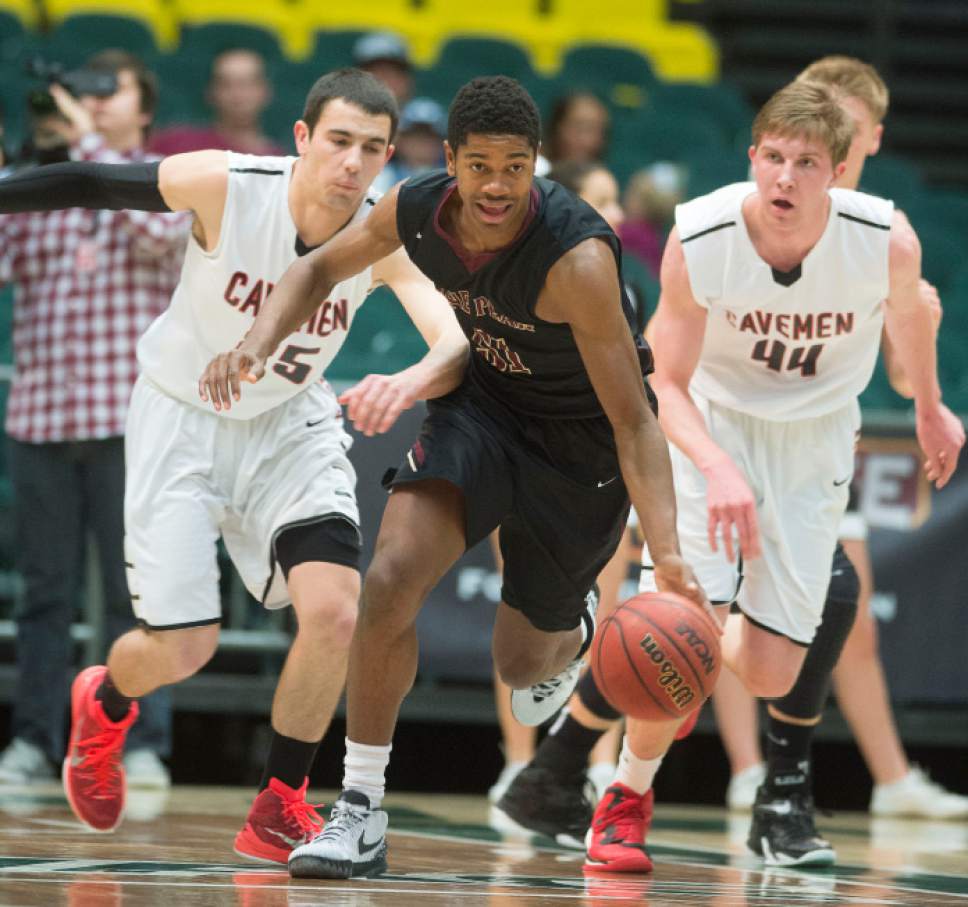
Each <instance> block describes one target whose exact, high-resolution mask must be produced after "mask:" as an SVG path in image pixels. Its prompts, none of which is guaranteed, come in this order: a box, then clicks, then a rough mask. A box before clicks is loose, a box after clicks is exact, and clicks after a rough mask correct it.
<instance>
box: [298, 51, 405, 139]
mask: <svg viewBox="0 0 968 907" xmlns="http://www.w3.org/2000/svg"><path fill="white" fill-rule="evenodd" d="M337 99H341V100H343V101H347V102H348V103H350V104H355V105H356V106H357V107H360V108H362V109H363V110H365V111H366V112H367V113H369V114H372V115H373V116H379V115H380V114H386V116H388V117H389V118H390V141H391V142H392V141H393V137H394V136H395V135H396V134H397V124H398V123H399V122H400V109H399V108H398V107H397V102H396V99H395V98H394V97H393V94H392V93H391V92H390V89H389V88H387V87H386V85H384V84H383V83H382V82H381V81H380V80H379V79H377V78H375V77H374V76H371V75H370V74H369V73H368V72H363V70H362V69H354V68H346V69H335V70H333V72H328V73H326V75H324V76H320V77H319V78H318V79H317V80H316V83H315V84H314V85H313V87H312V88H310V89H309V94H308V95H306V105H305V107H304V108H303V115H302V118H303V120H304V121H305V123H306V125H307V126H308V127H309V131H310V133H312V131H313V130H314V129H315V128H316V124H317V123H318V122H319V118H320V116H322V113H323V108H325V107H326V105H327V104H328V103H329V102H330V101H335V100H337Z"/></svg>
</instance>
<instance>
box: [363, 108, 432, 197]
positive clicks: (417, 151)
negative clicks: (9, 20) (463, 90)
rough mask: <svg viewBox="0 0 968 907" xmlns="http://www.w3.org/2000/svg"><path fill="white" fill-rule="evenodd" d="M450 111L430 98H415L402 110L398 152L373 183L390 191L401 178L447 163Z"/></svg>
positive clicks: (397, 144)
mask: <svg viewBox="0 0 968 907" xmlns="http://www.w3.org/2000/svg"><path fill="white" fill-rule="evenodd" d="M446 137H447V112H446V111H445V110H444V108H443V107H442V106H441V105H440V104H438V103H437V102H436V101H434V100H432V99H431V98H414V99H413V100H412V101H411V102H410V103H409V104H407V106H406V107H404V108H403V111H402V112H401V114H400V126H399V127H398V129H397V138H396V141H395V142H394V144H395V146H396V152H395V153H394V155H393V157H392V159H391V160H390V163H389V164H387V165H386V167H384V168H383V172H382V173H381V174H380V176H379V177H378V179H377V181H376V182H375V183H374V185H375V186H376V188H377V189H379V190H380V191H381V192H387V191H388V190H389V189H390V188H391V187H392V186H394V185H396V184H397V183H398V182H400V180H405V179H409V178H410V177H411V176H416V175H417V174H420V173H425V172H426V171H427V170H433V169H434V168H435V167H443V165H444V139H445V138H446Z"/></svg>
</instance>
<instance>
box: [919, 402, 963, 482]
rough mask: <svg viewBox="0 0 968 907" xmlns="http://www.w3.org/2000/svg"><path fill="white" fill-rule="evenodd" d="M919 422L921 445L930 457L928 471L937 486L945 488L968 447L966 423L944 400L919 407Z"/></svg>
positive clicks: (930, 479) (927, 474) (927, 460)
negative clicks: (966, 444) (966, 442)
mask: <svg viewBox="0 0 968 907" xmlns="http://www.w3.org/2000/svg"><path fill="white" fill-rule="evenodd" d="M915 425H916V430H917V435H918V444H920V445H921V450H922V451H923V452H924V455H925V457H926V458H927V459H926V460H925V463H924V473H925V475H926V476H927V477H928V481H929V482H933V483H934V485H935V487H936V488H944V486H945V485H947V484H948V480H949V479H950V478H951V476H952V474H953V473H954V471H955V467H956V466H957V465H958V454H959V453H960V452H961V448H962V447H964V446H965V429H964V426H963V425H962V424H961V420H960V419H959V418H958V417H957V416H956V415H955V414H954V413H953V412H951V410H950V409H948V407H947V406H945V405H944V404H943V403H937V404H934V405H932V406H917V407H915Z"/></svg>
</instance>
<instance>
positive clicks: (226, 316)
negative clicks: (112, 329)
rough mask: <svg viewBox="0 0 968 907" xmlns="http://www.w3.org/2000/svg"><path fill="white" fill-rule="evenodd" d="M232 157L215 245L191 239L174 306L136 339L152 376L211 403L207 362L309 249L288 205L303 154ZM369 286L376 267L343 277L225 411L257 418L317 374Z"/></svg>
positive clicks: (372, 198)
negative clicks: (206, 396)
mask: <svg viewBox="0 0 968 907" xmlns="http://www.w3.org/2000/svg"><path fill="white" fill-rule="evenodd" d="M228 160H229V181H228V192H227V194H226V198H225V210H224V212H223V214H222V229H221V233H220V235H219V241H218V245H217V246H216V247H215V248H214V249H213V250H212V251H211V252H206V251H205V250H204V249H202V247H201V246H200V245H199V244H198V242H196V241H195V240H194V239H192V240H190V241H189V244H188V251H187V253H186V255H185V263H184V265H183V266H182V272H181V280H180V282H179V284H178V287H177V288H176V290H175V293H174V295H173V296H172V300H171V305H170V306H169V308H168V309H167V310H166V311H165V312H164V313H163V314H162V315H160V316H159V317H158V318H157V319H156V320H155V321H154V323H153V324H152V325H151V327H149V328H148V330H147V331H146V332H145V334H144V336H143V337H142V338H141V341H140V343H139V344H138V361H139V362H140V364H141V368H142V370H143V371H144V373H145V375H147V377H148V378H150V379H151V381H152V382H153V383H154V384H156V385H157V386H158V387H159V388H161V389H162V390H163V391H165V392H166V393H168V394H170V395H171V396H172V397H175V398H176V399H178V400H181V401H183V402H185V403H190V404H192V405H194V406H198V407H202V408H206V409H210V408H211V404H210V403H203V402H202V400H201V398H200V397H199V396H198V379H199V378H200V377H201V374H202V372H203V371H204V369H205V366H206V365H208V363H209V362H210V361H211V359H212V358H213V357H214V356H215V355H217V354H218V353H222V352H225V351H226V350H230V349H232V348H233V347H234V346H235V345H236V344H237V343H238V342H239V341H240V340H241V339H242V337H243V336H244V335H245V333H246V331H248V330H249V328H250V327H251V326H252V321H253V319H254V318H255V316H256V315H258V313H259V309H260V307H261V306H262V305H264V304H265V301H266V298H267V297H268V296H269V292H270V291H271V290H272V288H273V286H274V285H275V283H276V282H277V281H278V280H279V278H281V277H282V275H283V273H284V272H285V270H286V269H287V268H288V267H289V265H291V264H292V263H293V261H295V260H296V258H297V257H298V255H299V252H300V250H304V247H303V246H302V244H301V242H300V241H299V237H298V235H297V232H296V225H295V224H294V223H293V220H292V214H291V213H290V211H289V180H290V178H291V176H292V167H293V163H294V162H295V161H296V160H297V158H294V157H256V156H254V155H248V154H235V153H232V152H230V153H229V155H228ZM378 198H379V195H378V193H376V192H372V191H371V192H368V193H367V195H366V197H365V198H364V200H363V203H362V204H361V205H360V207H359V208H358V209H357V211H356V213H355V214H354V215H353V217H352V218H351V219H350V222H356V221H358V220H360V219H362V218H364V217H366V216H367V214H369V212H370V210H371V209H372V207H373V205H374V204H375V203H376V200H377V199H378ZM297 247H298V249H297ZM371 284H372V275H371V273H370V269H369V268H367V269H366V270H365V271H361V272H360V273H359V274H357V275H356V276H354V277H352V278H350V279H349V280H345V281H343V282H342V283H340V284H337V286H336V287H335V288H334V289H333V292H332V293H331V294H330V296H329V298H328V299H321V300H320V301H319V307H318V308H317V310H316V312H315V313H314V314H313V316H312V317H311V318H310V319H309V320H308V321H307V322H306V323H305V324H304V325H303V326H302V327H301V328H300V329H299V330H298V331H297V332H296V333H294V334H292V335H290V336H289V337H287V338H286V340H284V341H283V342H282V343H281V344H280V345H279V348H278V349H277V350H276V353H275V355H274V356H273V357H272V358H271V359H270V360H269V361H268V363H267V364H266V374H265V376H264V377H263V379H262V380H261V381H259V382H258V383H257V384H246V385H244V386H243V389H242V399H241V400H239V401H238V402H233V404H232V408H231V409H229V410H222V413H221V415H223V416H227V417H229V418H232V419H251V418H252V417H253V416H257V415H259V414H260V413H263V412H265V411H266V410H269V409H272V408H273V407H275V406H278V405H279V404H280V403H282V402H283V401H285V400H288V399H289V398H290V397H293V396H294V395H296V394H298V393H299V392H300V391H301V390H303V389H304V388H306V387H308V386H309V385H311V384H312V383H313V382H315V381H316V380H318V379H319V377H320V376H321V375H322V373H323V370H324V369H325V368H326V367H327V366H328V365H329V363H330V362H331V361H332V360H333V358H334V357H335V356H336V354H337V353H338V352H339V349H340V347H341V346H342V345H343V341H344V340H345V339H346V335H347V332H348V331H349V329H350V325H351V324H352V323H353V316H354V315H355V313H356V310H357V309H358V308H359V307H360V305H361V304H362V303H363V300H364V299H365V298H366V295H367V293H368V292H369V289H370V286H371Z"/></svg>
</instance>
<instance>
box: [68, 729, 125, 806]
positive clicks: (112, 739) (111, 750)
mask: <svg viewBox="0 0 968 907" xmlns="http://www.w3.org/2000/svg"><path fill="white" fill-rule="evenodd" d="M123 743H124V735H123V734H120V733H118V732H117V731H115V730H111V729H107V728H106V729H104V730H102V731H101V732H100V733H98V734H94V735H93V736H91V737H88V738H87V739H86V740H79V741H78V743H77V748H78V749H79V750H81V751H83V753H84V756H83V759H84V761H83V762H82V763H81V765H80V766H79V767H78V770H77V773H78V774H79V775H80V776H81V777H82V778H84V779H85V780H89V781H90V782H91V788H90V796H92V797H95V798H97V799H106V798H108V797H111V796H114V794H115V793H116V791H115V790H113V789H112V788H113V787H114V785H113V784H112V782H115V783H116V782H117V778H118V757H119V756H120V754H121V745H122V744H123Z"/></svg>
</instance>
